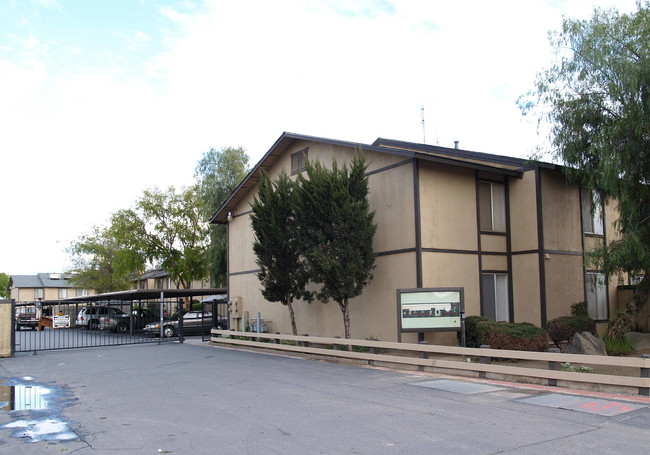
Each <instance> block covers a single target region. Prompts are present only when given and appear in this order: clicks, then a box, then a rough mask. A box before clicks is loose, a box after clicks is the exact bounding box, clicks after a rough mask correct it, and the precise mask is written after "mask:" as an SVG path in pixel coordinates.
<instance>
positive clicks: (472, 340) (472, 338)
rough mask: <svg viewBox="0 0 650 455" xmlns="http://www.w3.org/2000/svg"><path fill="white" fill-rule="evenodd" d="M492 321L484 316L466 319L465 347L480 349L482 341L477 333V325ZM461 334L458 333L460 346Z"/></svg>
mask: <svg viewBox="0 0 650 455" xmlns="http://www.w3.org/2000/svg"><path fill="white" fill-rule="evenodd" d="M483 321H491V319H489V318H486V317H483V316H467V317H466V318H465V346H466V347H468V348H479V347H481V344H483V343H481V340H480V339H479V338H478V334H477V332H476V325H477V324H478V323H479V322H483ZM461 336H462V335H461V333H460V332H458V344H460V343H461V339H460V337H461Z"/></svg>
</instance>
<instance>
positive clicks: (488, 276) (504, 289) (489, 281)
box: [481, 273, 510, 321]
mask: <svg viewBox="0 0 650 455" xmlns="http://www.w3.org/2000/svg"><path fill="white" fill-rule="evenodd" d="M481 281H482V284H483V316H485V317H487V318H490V319H493V320H495V321H509V320H510V312H509V310H508V306H509V305H508V275H506V274H505V273H483V274H481Z"/></svg>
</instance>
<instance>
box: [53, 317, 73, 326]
mask: <svg viewBox="0 0 650 455" xmlns="http://www.w3.org/2000/svg"><path fill="white" fill-rule="evenodd" d="M52 327H54V328H55V329H67V328H69V327H70V316H68V315H67V314H66V315H65V316H52Z"/></svg>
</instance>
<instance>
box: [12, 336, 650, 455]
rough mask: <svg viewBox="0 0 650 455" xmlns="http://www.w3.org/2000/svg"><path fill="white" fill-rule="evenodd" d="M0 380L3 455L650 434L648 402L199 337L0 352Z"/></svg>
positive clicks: (568, 444) (520, 445)
mask: <svg viewBox="0 0 650 455" xmlns="http://www.w3.org/2000/svg"><path fill="white" fill-rule="evenodd" d="M0 378H1V379H2V380H3V381H2V382H3V384H4V389H3V390H5V391H6V393H5V395H4V396H5V398H3V395H0V406H1V405H3V404H6V403H7V402H8V401H10V400H9V398H6V397H8V396H11V404H12V405H14V404H15V405H16V407H15V410H10V408H11V406H10V405H6V406H5V407H4V408H3V409H2V410H0V453H1V454H4V453H7V454H22V453H25V454H28V453H29V454H32V453H33V454H36V453H39V454H40V453H75V454H91V453H92V454H102V453H106V454H108V453H120V454H152V455H153V454H160V453H166V454H218V453H227V454H261V453H263V454H280V453H281V454H294V453H295V454H402V453H408V454H431V453H446V454H457V453H459V454H463V453H468V454H470V453H471V454H496V453H516V454H542V453H554V454H604V453H625V452H627V453H645V452H646V451H647V448H648V444H649V443H650V400H648V399H647V398H641V397H634V396H604V395H597V394H591V395H585V394H577V395H575V394H567V393H565V392H567V391H566V390H561V389H552V390H551V389H545V388H538V389H527V388H520V387H508V386H507V385H504V384H495V383H488V382H479V381H467V380H464V379H456V378H449V377H441V376H436V375H432V374H424V373H408V372H400V371H393V370H384V369H375V368H368V367H361V366H354V365H344V364H337V363H330V362H324V361H312V360H305V359H300V358H291V357H284V356H278V355H267V354H261V353H254V352H247V351H239V350H233V349H228V348H222V347H214V346H210V345H209V344H208V343H202V344H201V343H198V342H190V343H184V344H179V343H164V344H161V345H157V344H150V345H130V346H114V347H102V348H89V349H72V350H64V351H47V352H42V353H39V354H38V355H33V354H27V353H25V354H20V355H18V356H16V357H13V358H7V359H0ZM25 391H29V393H32V394H34V393H35V392H39V393H41V396H40V398H39V397H34V396H32V397H31V398H24V397H23V398H21V396H22V395H21V394H22V393H24V392H25ZM36 394H37V395H38V393H36ZM30 400H31V401H30ZM27 401H29V403H27V404H28V406H27V408H28V409H22V410H21V409H19V408H20V406H19V405H20V404H23V405H24V404H25V402H27ZM43 402H44V403H45V406H43V409H35V408H36V407H38V406H37V405H38V404H39V403H40V404H42V403H43Z"/></svg>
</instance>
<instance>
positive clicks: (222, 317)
mask: <svg viewBox="0 0 650 455" xmlns="http://www.w3.org/2000/svg"><path fill="white" fill-rule="evenodd" d="M202 303H203V327H204V328H207V329H208V330H203V335H202V338H201V340H202V341H210V338H211V337H212V334H211V333H210V329H211V328H215V329H230V318H229V315H228V298H227V297H226V296H225V295H222V296H213V297H210V298H208V299H204V300H203V302H202Z"/></svg>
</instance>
